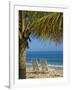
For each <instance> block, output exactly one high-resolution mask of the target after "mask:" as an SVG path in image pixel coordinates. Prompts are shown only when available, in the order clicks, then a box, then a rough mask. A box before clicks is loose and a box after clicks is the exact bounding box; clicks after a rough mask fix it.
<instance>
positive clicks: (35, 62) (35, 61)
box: [32, 59, 39, 72]
mask: <svg viewBox="0 0 72 90" xmlns="http://www.w3.org/2000/svg"><path fill="white" fill-rule="evenodd" d="M32 67H33V71H34V72H38V71H39V67H38V62H37V60H35V59H33V60H32Z"/></svg>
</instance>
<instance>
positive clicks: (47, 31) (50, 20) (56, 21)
mask: <svg viewBox="0 0 72 90" xmlns="http://www.w3.org/2000/svg"><path fill="white" fill-rule="evenodd" d="M28 29H31V32H32V35H33V36H34V37H36V38H40V39H43V40H44V39H48V38H50V39H52V40H54V41H55V42H60V41H61V39H62V34H63V14H62V13H50V14H48V15H45V16H43V17H41V18H39V19H37V20H36V21H33V22H32V23H30V24H29V26H28Z"/></svg>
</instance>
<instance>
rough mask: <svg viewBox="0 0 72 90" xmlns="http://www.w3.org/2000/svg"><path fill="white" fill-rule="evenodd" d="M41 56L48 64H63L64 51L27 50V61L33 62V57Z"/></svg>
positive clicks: (38, 58)
mask: <svg viewBox="0 0 72 90" xmlns="http://www.w3.org/2000/svg"><path fill="white" fill-rule="evenodd" d="M41 58H42V59H43V58H44V59H46V60H47V62H48V64H55V65H63V52H62V51H32V52H30V51H27V52H26V63H31V61H32V59H37V60H38V61H39V60H41Z"/></svg>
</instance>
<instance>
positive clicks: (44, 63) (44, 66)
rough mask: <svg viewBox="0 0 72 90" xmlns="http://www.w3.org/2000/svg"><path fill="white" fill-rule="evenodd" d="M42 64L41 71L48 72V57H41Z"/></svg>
mask: <svg viewBox="0 0 72 90" xmlns="http://www.w3.org/2000/svg"><path fill="white" fill-rule="evenodd" d="M40 65H41V71H42V72H46V71H48V63H47V60H46V59H41V60H40Z"/></svg>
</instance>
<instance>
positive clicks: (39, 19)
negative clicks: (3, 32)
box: [19, 11, 63, 78]
mask: <svg viewBox="0 0 72 90" xmlns="http://www.w3.org/2000/svg"><path fill="white" fill-rule="evenodd" d="M26 17H27V20H28V21H27V22H26ZM30 35H32V36H33V37H36V38H38V39H41V40H47V39H48V38H50V39H51V40H53V41H54V42H56V43H57V44H58V43H60V42H61V40H62V38H63V13H61V12H37V11H30V12H28V11H19V78H26V65H25V64H26V48H27V47H29V45H28V40H29V41H31V40H30V38H29V36H30Z"/></svg>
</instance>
